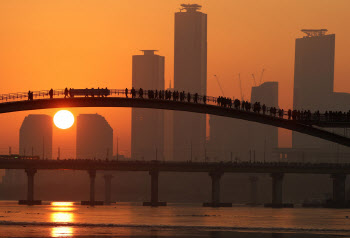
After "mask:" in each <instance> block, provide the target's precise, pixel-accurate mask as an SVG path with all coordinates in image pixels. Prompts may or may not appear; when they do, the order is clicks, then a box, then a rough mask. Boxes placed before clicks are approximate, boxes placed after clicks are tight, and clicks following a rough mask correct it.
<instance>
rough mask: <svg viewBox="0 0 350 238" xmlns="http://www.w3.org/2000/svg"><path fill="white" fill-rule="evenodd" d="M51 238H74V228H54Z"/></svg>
mask: <svg viewBox="0 0 350 238" xmlns="http://www.w3.org/2000/svg"><path fill="white" fill-rule="evenodd" d="M51 236H52V237H69V236H73V228H72V227H66V226H60V227H53V228H52V230H51Z"/></svg>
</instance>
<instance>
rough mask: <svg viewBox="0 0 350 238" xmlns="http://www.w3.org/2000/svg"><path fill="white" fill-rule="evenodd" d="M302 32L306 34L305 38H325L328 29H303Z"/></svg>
mask: <svg viewBox="0 0 350 238" xmlns="http://www.w3.org/2000/svg"><path fill="white" fill-rule="evenodd" d="M301 31H302V32H304V33H305V34H306V36H305V37H315V36H324V35H325V34H326V32H327V31H328V30H327V29H302V30H301Z"/></svg>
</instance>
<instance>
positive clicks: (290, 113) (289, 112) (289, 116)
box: [288, 109, 292, 120]
mask: <svg viewBox="0 0 350 238" xmlns="http://www.w3.org/2000/svg"><path fill="white" fill-rule="evenodd" d="M291 118H292V110H290V109H289V110H288V120H290V119H291Z"/></svg>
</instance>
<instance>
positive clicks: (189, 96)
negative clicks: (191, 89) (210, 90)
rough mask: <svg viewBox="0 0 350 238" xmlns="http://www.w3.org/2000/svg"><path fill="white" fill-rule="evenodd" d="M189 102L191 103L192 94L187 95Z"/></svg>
mask: <svg viewBox="0 0 350 238" xmlns="http://www.w3.org/2000/svg"><path fill="white" fill-rule="evenodd" d="M187 102H191V94H190V93H187Z"/></svg>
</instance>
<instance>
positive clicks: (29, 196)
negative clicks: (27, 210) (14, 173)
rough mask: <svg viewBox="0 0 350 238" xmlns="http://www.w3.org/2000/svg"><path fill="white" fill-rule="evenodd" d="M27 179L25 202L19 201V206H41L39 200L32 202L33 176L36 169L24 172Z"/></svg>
mask: <svg viewBox="0 0 350 238" xmlns="http://www.w3.org/2000/svg"><path fill="white" fill-rule="evenodd" d="M25 172H26V174H27V178H28V184H27V200H19V201H18V204H21V205H41V200H34V175H35V174H36V172H37V170H36V169H26V170H25Z"/></svg>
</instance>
